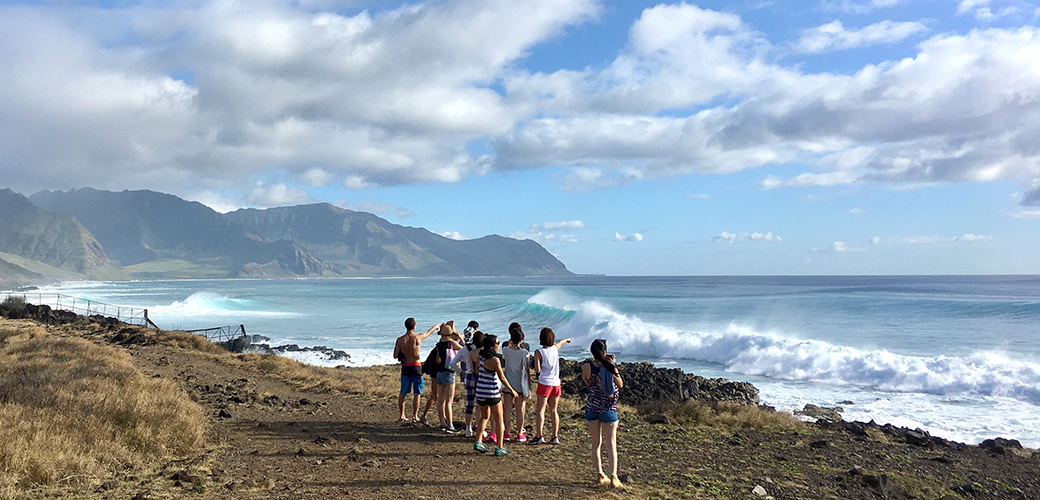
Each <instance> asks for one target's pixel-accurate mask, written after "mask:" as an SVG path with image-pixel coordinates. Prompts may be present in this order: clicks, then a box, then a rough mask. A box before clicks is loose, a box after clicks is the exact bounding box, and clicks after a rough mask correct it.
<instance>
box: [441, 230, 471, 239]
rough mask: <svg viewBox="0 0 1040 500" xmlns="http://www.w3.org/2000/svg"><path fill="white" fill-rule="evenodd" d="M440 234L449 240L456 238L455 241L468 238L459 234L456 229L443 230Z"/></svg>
mask: <svg viewBox="0 0 1040 500" xmlns="http://www.w3.org/2000/svg"><path fill="white" fill-rule="evenodd" d="M440 235H441V236H443V237H445V238H448V239H449V240H456V241H461V240H468V239H469V238H467V237H465V236H463V235H462V234H460V233H459V232H458V231H445V232H443V233H440Z"/></svg>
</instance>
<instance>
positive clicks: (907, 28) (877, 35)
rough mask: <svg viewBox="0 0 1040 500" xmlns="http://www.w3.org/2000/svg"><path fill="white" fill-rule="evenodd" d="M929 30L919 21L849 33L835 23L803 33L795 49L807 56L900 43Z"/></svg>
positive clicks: (879, 24) (865, 28) (889, 23)
mask: <svg viewBox="0 0 1040 500" xmlns="http://www.w3.org/2000/svg"><path fill="white" fill-rule="evenodd" d="M925 31H928V28H927V27H926V26H925V25H923V24H921V23H918V22H898V23H897V22H892V21H887V20H886V21H881V22H879V23H876V24H871V25H869V26H865V27H863V28H860V29H858V30H848V29H846V28H845V26H844V25H843V24H842V22H841V21H832V22H830V23H828V24H824V25H822V26H817V27H815V28H812V29H810V30H806V31H805V32H804V33H802V36H801V37H800V38H799V39H798V42H796V43H795V46H794V50H795V51H796V52H800V53H805V54H820V53H824V52H834V51H839V50H847V49H854V48H859V47H867V46H870V45H882V44H890V43H896V42H899V41H902V40H905V39H906V38H908V37H910V36H912V35H915V34H918V33H921V32H925Z"/></svg>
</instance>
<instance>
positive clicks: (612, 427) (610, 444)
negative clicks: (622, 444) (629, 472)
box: [596, 422, 618, 476]
mask: <svg viewBox="0 0 1040 500" xmlns="http://www.w3.org/2000/svg"><path fill="white" fill-rule="evenodd" d="M617 424H618V423H617V422H611V423H609V424H603V425H602V427H603V433H604V434H606V436H605V439H603V441H604V445H605V448H606V449H607V450H606V451H607V461H608V464H609V467H610V475H611V476H616V475H617ZM596 462H597V463H599V453H596ZM600 474H602V472H600Z"/></svg>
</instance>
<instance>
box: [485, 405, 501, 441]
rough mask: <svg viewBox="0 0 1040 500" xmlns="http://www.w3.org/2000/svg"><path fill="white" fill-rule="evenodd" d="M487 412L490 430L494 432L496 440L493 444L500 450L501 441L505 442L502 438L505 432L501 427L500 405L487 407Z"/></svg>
mask: <svg viewBox="0 0 1040 500" xmlns="http://www.w3.org/2000/svg"><path fill="white" fill-rule="evenodd" d="M488 410H489V411H490V413H491V424H492V429H493V430H494V431H495V437H496V438H498V439H497V441H496V442H495V444H496V445H498V447H499V448H501V447H502V442H503V440H505V437H503V436H505V430H504V429H503V427H504V426H503V425H502V403H499V404H497V405H495V406H489V407H488Z"/></svg>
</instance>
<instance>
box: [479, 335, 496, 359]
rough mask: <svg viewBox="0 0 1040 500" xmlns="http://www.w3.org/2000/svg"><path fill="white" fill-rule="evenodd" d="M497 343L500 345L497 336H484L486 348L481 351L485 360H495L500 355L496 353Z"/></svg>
mask: <svg viewBox="0 0 1040 500" xmlns="http://www.w3.org/2000/svg"><path fill="white" fill-rule="evenodd" d="M497 343H498V337H497V336H495V335H485V336H484V348H483V349H481V350H480V357H482V358H484V359H491V358H493V357H495V356H498V354H497V353H495V344H497Z"/></svg>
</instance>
